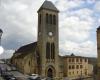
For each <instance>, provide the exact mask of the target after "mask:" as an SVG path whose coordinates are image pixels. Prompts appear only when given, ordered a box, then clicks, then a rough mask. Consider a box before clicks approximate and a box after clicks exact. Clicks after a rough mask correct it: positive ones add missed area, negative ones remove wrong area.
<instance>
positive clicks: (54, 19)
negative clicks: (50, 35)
mask: <svg viewBox="0 0 100 80" xmlns="http://www.w3.org/2000/svg"><path fill="white" fill-rule="evenodd" d="M53 24H54V25H56V16H55V15H53Z"/></svg>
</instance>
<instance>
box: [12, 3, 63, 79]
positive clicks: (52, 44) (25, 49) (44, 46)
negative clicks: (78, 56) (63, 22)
mask: <svg viewBox="0 0 100 80" xmlns="http://www.w3.org/2000/svg"><path fill="white" fill-rule="evenodd" d="M37 12H38V39H37V40H38V41H37V42H34V43H31V44H28V45H25V46H22V47H20V48H19V49H18V50H17V51H15V53H14V55H13V57H12V59H11V62H12V64H14V65H15V66H17V68H19V70H20V71H21V72H23V73H25V74H32V73H36V74H39V75H42V76H48V77H58V76H62V70H61V67H60V66H61V64H60V65H59V63H60V61H61V60H60V58H59V57H60V56H59V39H58V38H59V34H58V13H59V10H58V9H57V8H56V7H55V6H54V5H53V3H52V2H50V1H44V3H43V4H42V6H41V7H40V8H39V10H38V11H37Z"/></svg>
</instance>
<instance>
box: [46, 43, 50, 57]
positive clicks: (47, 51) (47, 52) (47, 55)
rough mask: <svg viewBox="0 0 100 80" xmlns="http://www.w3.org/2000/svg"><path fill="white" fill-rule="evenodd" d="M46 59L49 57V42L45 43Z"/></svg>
mask: <svg viewBox="0 0 100 80" xmlns="http://www.w3.org/2000/svg"><path fill="white" fill-rule="evenodd" d="M46 59H50V43H49V42H47V44H46Z"/></svg>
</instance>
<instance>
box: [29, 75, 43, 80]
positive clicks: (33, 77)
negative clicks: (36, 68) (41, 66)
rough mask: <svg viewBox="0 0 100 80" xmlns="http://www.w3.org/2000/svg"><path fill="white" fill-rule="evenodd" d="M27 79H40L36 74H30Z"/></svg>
mask: <svg viewBox="0 0 100 80" xmlns="http://www.w3.org/2000/svg"><path fill="white" fill-rule="evenodd" d="M28 79H29V80H41V78H40V77H39V75H38V74H31V75H30V76H29V78H28Z"/></svg>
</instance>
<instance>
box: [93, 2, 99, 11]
mask: <svg viewBox="0 0 100 80" xmlns="http://www.w3.org/2000/svg"><path fill="white" fill-rule="evenodd" d="M99 7H100V1H96V3H95V6H94V10H95V11H96V12H100V8H99Z"/></svg>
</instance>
